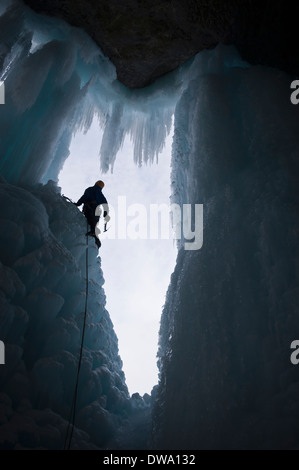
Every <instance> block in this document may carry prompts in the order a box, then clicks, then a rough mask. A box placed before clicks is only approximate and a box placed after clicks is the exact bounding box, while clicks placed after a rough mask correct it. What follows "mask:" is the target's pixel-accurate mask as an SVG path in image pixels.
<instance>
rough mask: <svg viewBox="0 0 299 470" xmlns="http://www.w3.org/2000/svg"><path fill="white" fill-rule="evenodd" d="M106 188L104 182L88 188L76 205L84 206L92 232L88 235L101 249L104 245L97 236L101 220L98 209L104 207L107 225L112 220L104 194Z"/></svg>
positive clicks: (84, 212)
mask: <svg viewBox="0 0 299 470" xmlns="http://www.w3.org/2000/svg"><path fill="white" fill-rule="evenodd" d="M104 187H105V184H104V183H103V181H97V182H96V184H95V185H94V186H92V187H90V188H87V189H86V190H85V192H84V194H83V196H82V197H81V198H80V199H79V201H78V202H77V203H75V205H76V206H77V207H79V206H82V204H84V206H83V214H84V215H85V217H86V219H87V222H88V225H89V226H90V231H89V232H88V233H87V234H86V235H87V236H90V237H93V238H94V239H95V242H96V245H97V247H98V248H100V247H101V245H102V244H101V242H100V240H99V239H98V237H97V235H96V225H97V223H98V222H99V220H100V216H98V215H96V209H97V207H98V206H103V208H104V218H105V221H106V223H107V222H109V220H110V216H109V206H108V202H107V199H106V198H105V196H104V194H103V192H102V190H103V189H104Z"/></svg>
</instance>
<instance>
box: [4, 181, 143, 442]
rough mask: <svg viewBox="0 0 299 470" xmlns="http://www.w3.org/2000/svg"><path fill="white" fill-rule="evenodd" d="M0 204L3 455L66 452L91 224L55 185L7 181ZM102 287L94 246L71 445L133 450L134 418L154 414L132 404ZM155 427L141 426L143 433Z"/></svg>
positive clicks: (90, 250)
mask: <svg viewBox="0 0 299 470" xmlns="http://www.w3.org/2000/svg"><path fill="white" fill-rule="evenodd" d="M0 198H1V206H0V227H1V232H0V260H1V264H0V286H1V287H0V332H1V340H2V341H3V342H4V343H5V347H6V365H5V366H2V367H1V368H0V388H1V394H0V448H2V449H17V448H20V446H21V447H24V448H34V449H36V448H48V449H61V448H62V446H63V442H64V438H65V433H66V426H67V420H68V417H69V414H70V407H71V403H72V400H73V393H74V387H75V380H76V373H77V367H78V360H79V350H80V342H81V333H82V325H83V313H84V306H85V276H86V269H85V265H86V263H85V259H86V241H85V236H84V234H85V232H86V222H85V218H84V216H83V215H82V214H81V213H80V212H79V211H78V209H77V208H76V207H75V206H73V205H72V204H70V203H68V202H66V201H65V200H64V199H63V198H62V197H61V196H60V193H59V190H58V188H57V187H56V185H55V184H54V183H52V182H49V183H48V184H47V185H46V186H42V185H38V186H35V187H30V188H29V187H26V188H21V187H16V186H14V185H11V184H7V183H5V182H4V181H3V180H2V181H1V184H0ZM103 284H104V279H103V273H102V270H101V261H100V258H98V257H97V250H96V248H95V245H94V244H93V243H91V244H90V246H89V301H88V315H87V327H86V340H85V348H84V354H83V361H82V369H81V373H80V382H79V394H78V402H77V404H78V406H77V419H76V424H77V426H78V430H77V431H76V432H75V433H74V439H73V445H72V448H80V449H84V448H89V449H92V448H96V447H97V448H103V447H105V446H107V445H112V446H114V447H115V446H116V447H118V446H119V445H121V444H120V443H121V442H122V439H126V442H127V444H128V445H132V443H131V441H130V437H129V432H128V429H130V430H132V433H133V432H137V431H136V426H137V427H138V426H139V427H140V424H139V423H136V424H134V420H136V419H137V417H138V416H139V415H140V414H142V416H143V418H144V413H146V412H147V409H148V408H149V404H146V403H145V402H144V400H143V399H142V398H140V397H139V401H140V406H139V409H136V406H135V402H136V397H135V399H130V397H129V394H128V390H127V387H126V385H125V377H124V374H123V371H122V362H121V359H120V358H119V356H118V344H117V338H116V335H115V333H114V329H113V324H112V322H111V319H110V317H109V314H108V312H107V311H106V309H105V303H106V298H105V293H104V290H103ZM142 405H143V408H142ZM141 408H142V409H141ZM129 421H130V424H128V423H129ZM147 423H148V420H147V419H145V420H144V419H143V427H144V428H146V426H147ZM123 428H125V429H126V431H125V433H124V432H123V431H122V430H123ZM137 434H138V432H137ZM144 435H145V434H144ZM144 435H143V436H144ZM122 436H124V437H122ZM142 438H143V437H142ZM142 438H141V433H140V432H139V440H141V439H142ZM135 439H136V437H135V438H134V442H136V441H135Z"/></svg>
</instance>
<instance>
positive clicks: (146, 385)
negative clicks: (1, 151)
mask: <svg viewBox="0 0 299 470" xmlns="http://www.w3.org/2000/svg"><path fill="white" fill-rule="evenodd" d="M171 143H172V136H170V137H169V138H168V140H167V142H166V146H165V150H164V151H163V153H162V154H161V155H160V156H159V164H158V165H157V164H153V165H151V166H144V167H142V168H139V167H138V166H136V165H135V164H134V162H133V149H132V146H131V144H130V141H129V140H126V141H125V144H124V146H123V149H122V150H121V152H120V153H119V155H118V156H117V159H116V163H115V166H114V171H113V174H111V173H108V174H102V173H101V172H100V162H99V155H98V154H99V148H100V144H101V131H100V130H99V125H98V123H97V121H96V120H95V121H94V123H93V125H92V127H91V129H90V131H89V132H88V134H87V135H85V136H84V135H77V136H76V137H75V138H74V140H73V142H72V145H71V148H70V151H71V155H70V157H69V159H68V161H67V162H66V164H65V166H64V168H63V170H62V172H61V174H60V178H59V185H60V186H61V188H62V192H63V194H65V195H66V196H68V197H70V198H71V199H72V200H74V201H76V200H78V199H79V197H81V196H82V194H83V192H84V190H85V189H86V188H87V187H89V186H93V185H94V183H95V182H96V181H97V180H99V179H102V180H103V181H104V182H105V184H106V186H105V188H104V191H103V193H104V195H105V196H106V198H107V200H108V203H109V204H111V205H112V206H113V207H114V208H115V209H117V203H118V197H119V196H126V198H127V206H130V205H131V204H143V205H145V206H146V207H147V208H148V207H149V205H150V204H169V197H170V159H171ZM148 212H149V211H148ZM127 220H128V222H130V220H133V218H129V217H128V219H127ZM109 225H110V226H111V228H110V231H111V232H110V235H111V233H112V232H113V230H114V229H115V228H116V227H117V221H114V220H113V219H112V220H111V223H110V224H109ZM116 234H117V229H116ZM108 235H109V232H108ZM100 256H101V259H102V269H103V272H104V278H105V285H104V289H105V292H106V296H107V306H106V308H107V310H108V311H109V313H110V316H111V319H112V322H113V324H114V328H115V332H116V334H117V336H118V340H119V353H120V356H121V358H122V360H123V363H124V367H123V369H124V372H125V375H126V379H127V385H128V388H129V391H130V393H131V394H133V393H135V392H138V393H140V394H141V395H143V394H144V393H150V392H151V390H152V388H153V386H154V385H156V384H157V382H158V370H157V366H156V362H157V360H156V354H157V348H158V331H159V327H160V318H161V313H162V307H163V305H164V302H165V294H166V291H167V288H168V285H169V282H170V276H171V273H172V272H173V270H174V266H175V261H176V256H177V249H176V245H175V244H174V242H173V241H172V240H171V239H170V240H135V241H133V240H129V239H127V240H118V239H117V237H116V239H115V240H111V239H102V248H101V250H100Z"/></svg>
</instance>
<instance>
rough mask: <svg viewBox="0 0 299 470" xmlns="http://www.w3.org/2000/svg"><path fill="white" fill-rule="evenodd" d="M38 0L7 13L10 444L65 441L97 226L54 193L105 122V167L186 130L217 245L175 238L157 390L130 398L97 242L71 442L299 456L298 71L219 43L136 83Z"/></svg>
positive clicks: (4, 400)
mask: <svg viewBox="0 0 299 470" xmlns="http://www.w3.org/2000/svg"><path fill="white" fill-rule="evenodd" d="M26 3H30V2H23V1H21V0H2V1H1V5H0V15H1V16H0V72H1V75H0V81H1V82H3V84H4V85H5V104H3V105H1V106H0V136H1V138H0V174H1V176H0V194H1V205H0V220H1V225H0V304H1V306H0V341H1V351H2V349H3V352H4V349H5V364H2V362H1V360H0V363H1V365H0V386H1V388H0V449H1V450H23V449H29V450H39V449H45V450H58V449H63V447H64V444H65V436H66V432H67V428H68V422H69V416H70V412H71V407H72V402H73V394H74V387H75V381H76V374H77V368H78V360H79V354H80V344H81V335H82V325H83V316H84V306H85V300H86V299H85V297H86V269H85V268H86V240H85V232H86V227H85V219H84V217H83V215H82V214H81V213H80V212H79V211H78V210H77V208H76V207H75V206H74V205H72V204H71V203H69V202H68V201H67V200H65V199H64V198H63V197H62V194H61V190H60V188H59V187H58V184H57V182H58V176H59V173H60V171H61V169H62V167H63V165H64V163H65V161H66V160H67V158H68V157H69V148H70V143H71V141H72V138H73V136H74V135H75V134H76V133H77V132H87V131H88V129H89V128H90V126H91V124H92V122H93V119H94V118H95V117H96V118H97V119H98V120H99V123H100V124H99V125H100V126H101V128H102V130H103V139H102V142H99V160H100V164H101V168H102V171H103V173H104V172H107V171H110V170H111V169H113V166H114V164H115V159H116V156H117V154H118V151H119V149H120V147H121V146H122V144H123V141H124V139H125V137H126V136H129V137H130V138H131V140H132V143H133V146H134V155H133V158H134V161H135V163H136V164H137V165H138V164H141V163H146V162H150V161H154V160H155V159H159V155H160V154H161V150H162V148H163V145H164V143H165V139H166V138H167V136H168V135H169V133H170V129H171V126H172V122H173V123H174V137H173V143H172V172H171V190H172V194H171V201H172V202H173V203H175V204H178V205H179V206H183V205H184V204H191V205H196V204H202V205H203V208H204V226H203V231H204V232H203V233H204V243H203V246H202V248H201V249H199V250H195V251H188V250H185V249H184V243H183V241H182V240H181V241H179V242H178V257H177V263H176V267H175V270H174V272H173V274H172V277H171V282H170V285H169V288H168V291H167V297H166V302H165V306H164V308H163V311H162V312H161V324H160V333H159V349H158V351H157V361H158V364H159V382H158V384H157V385H156V386H155V387H154V388H153V390H152V392H151V394H146V395H144V396H140V395H139V394H138V393H136V394H133V395H132V396H130V394H129V392H128V388H127V385H126V381H125V373H124V371H123V364H122V359H121V354H120V352H119V349H118V339H117V335H116V333H115V331H114V327H113V319H111V317H110V314H109V312H108V311H107V310H106V295H105V286H104V279H105V272H103V271H102V262H101V256H100V255H99V256H97V255H98V252H97V249H96V247H95V246H90V247H89V261H88V262H89V280H88V287H89V303H88V311H87V323H86V331H85V341H84V348H83V351H82V352H83V354H82V364H81V369H80V377H79V384H78V387H79V390H78V396H77V402H76V421H75V426H74V427H73V429H72V442H71V449H75V450H96V449H126V450H127V449H135V450H138V449H178V450H179V449H186V450H187V449H196V450H206V449H207V450H209V449H211V450H217V449H268V450H269V449H270V450H278V449H297V448H298V446H299V400H298V396H299V368H297V367H296V365H295V364H294V361H293V362H292V361H291V359H290V358H291V354H292V350H291V345H292V343H293V342H294V341H296V340H298V339H299V311H298V305H299V298H298V297H299V295H298V294H299V287H298V269H299V257H298V251H297V241H298V229H299V226H298V224H299V222H298V221H299V218H298V215H299V214H298V170H299V166H298V162H299V154H298V152H299V128H298V125H299V119H298V118H299V106H296V105H294V104H293V103H292V102H291V100H290V96H291V93H292V89H291V83H292V82H293V80H294V79H295V78H296V77H297V76H298V71H297V72H296V71H295V70H294V71H292V70H290V69H289V68H287V67H285V68H284V67H283V66H282V65H281V63H279V61H278V65H277V66H275V64H271V63H269V64H267V63H263V61H261V63H254V61H253V60H252V61H251V60H250V58H249V57H245V55H243V54H242V53H241V52H240V50H238V48H237V47H236V46H235V45H234V44H224V43H221V41H217V42H219V43H218V44H214V47H209V48H206V49H205V50H202V51H200V52H198V53H194V54H193V55H192V57H190V58H189V59H188V60H186V61H184V63H182V64H179V65H177V64H174V66H173V69H172V70H169V72H168V73H162V74H161V75H162V76H161V77H160V78H157V79H155V80H152V83H149V84H147V86H142V87H140V88H138V87H135V88H134V87H133V88H129V87H128V86H126V85H125V84H123V83H122V82H121V81H120V80H119V79H118V76H117V71H116V68H115V65H114V64H113V63H112V62H111V61H110V60H109V59H108V57H107V56H106V55H105V51H102V50H101V48H100V47H99V46H98V45H97V44H96V42H95V41H94V40H93V38H91V37H90V35H89V34H88V33H87V32H86V31H84V30H83V29H82V28H79V27H78V26H76V25H75V26H74V25H73V24H68V23H67V22H65V21H64V19H63V18H62V17H58V16H59V15H58V16H57V17H54V16H47V15H44V14H40V13H37V12H36V11H34V10H32V9H30V8H29V6H28V5H26ZM31 3H32V4H33V3H34V2H33V1H32V2H31ZM35 3H38V2H35ZM54 3H55V2H54ZM120 3H121V2H120ZM129 3H130V2H129ZM141 3H142V2H141ZM145 3H146V2H145ZM154 3H155V2H154ZM186 3H188V2H186ZM190 3H191V2H190ZM194 3H196V2H194ZM202 3H207V2H202ZM214 3H217V2H213V4H214ZM225 3H226V2H225ZM232 3H234V2H232ZM253 3H254V2H253ZM274 3H275V2H274ZM279 3H281V2H279ZM45 4H49V2H45ZM290 14H291V13H290ZM274 46H275V45H274ZM274 46H273V47H274ZM4 85H3V86H4ZM130 275H131V276H132V277H134V273H130ZM0 359H1V358H0Z"/></svg>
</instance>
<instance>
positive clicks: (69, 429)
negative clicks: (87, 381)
mask: <svg viewBox="0 0 299 470" xmlns="http://www.w3.org/2000/svg"><path fill="white" fill-rule="evenodd" d="M87 231H88V223H87ZM88 285H89V276H88V236H87V235H86V295H85V310H84V321H83V330H82V340H81V347H80V356H79V364H78V370H77V377H76V385H75V391H74V396H73V402H72V407H71V411H70V416H69V421H68V427H67V432H66V436H65V441H64V447H63V450H70V449H71V445H72V439H73V433H74V427H75V421H76V407H77V397H78V387H79V377H80V370H81V364H82V356H83V347H84V339H85V330H86V319H87V304H88V287H89V286H88Z"/></svg>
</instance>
